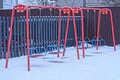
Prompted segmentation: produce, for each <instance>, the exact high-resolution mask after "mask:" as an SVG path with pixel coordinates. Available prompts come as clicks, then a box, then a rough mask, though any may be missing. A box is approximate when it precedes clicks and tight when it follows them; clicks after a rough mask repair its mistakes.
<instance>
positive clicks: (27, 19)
mask: <svg viewBox="0 0 120 80" xmlns="http://www.w3.org/2000/svg"><path fill="white" fill-rule="evenodd" d="M26 34H27V61H28V71H30V33H29V13H28V7H26Z"/></svg>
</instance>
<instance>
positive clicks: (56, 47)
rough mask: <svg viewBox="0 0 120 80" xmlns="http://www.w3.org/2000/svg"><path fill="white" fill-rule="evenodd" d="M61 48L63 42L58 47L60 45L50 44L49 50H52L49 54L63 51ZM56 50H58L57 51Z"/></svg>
mask: <svg viewBox="0 0 120 80" xmlns="http://www.w3.org/2000/svg"><path fill="white" fill-rule="evenodd" d="M61 48H63V44H61V45H60V46H59V47H58V45H48V50H49V51H51V52H49V53H48V54H58V53H62V52H60V49H61ZM54 50H57V51H56V52H55V51H54Z"/></svg>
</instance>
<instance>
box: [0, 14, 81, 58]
mask: <svg viewBox="0 0 120 80" xmlns="http://www.w3.org/2000/svg"><path fill="white" fill-rule="evenodd" d="M58 18H59V16H30V20H29V22H30V48H33V47H41V52H42V51H44V50H46V51H50V50H53V49H54V48H53V47H51V46H55V45H56V44H57V40H58V37H57V36H58V35H57V34H58ZM10 19H11V18H10V17H3V16H0V59H2V58H5V56H6V51H7V41H8V35H9V26H10ZM66 22H67V16H62V22H61V26H62V27H61V45H62V44H63V41H64V36H65V30H66ZM76 24H77V26H80V16H76ZM78 28H79V27H78ZM69 33H71V35H68V40H67V43H68V45H67V46H73V45H74V34H73V23H72V17H70V27H69ZM71 42H72V43H71ZM23 55H26V20H25V16H18V17H15V19H14V26H13V34H12V40H11V55H10V57H11V58H13V57H19V56H23Z"/></svg>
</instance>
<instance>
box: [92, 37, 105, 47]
mask: <svg viewBox="0 0 120 80" xmlns="http://www.w3.org/2000/svg"><path fill="white" fill-rule="evenodd" d="M97 41H98V46H102V45H106V41H105V40H103V39H99V40H96V39H92V46H93V47H94V46H96V43H97Z"/></svg>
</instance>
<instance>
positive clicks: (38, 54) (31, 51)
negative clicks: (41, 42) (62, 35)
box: [30, 47, 47, 58]
mask: <svg viewBox="0 0 120 80" xmlns="http://www.w3.org/2000/svg"><path fill="white" fill-rule="evenodd" d="M41 50H43V53H42V52H41ZM33 51H35V52H34V53H33ZM46 55H47V53H46V49H45V48H44V47H31V48H30V57H32V58H36V57H39V56H46Z"/></svg>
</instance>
